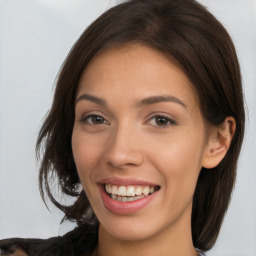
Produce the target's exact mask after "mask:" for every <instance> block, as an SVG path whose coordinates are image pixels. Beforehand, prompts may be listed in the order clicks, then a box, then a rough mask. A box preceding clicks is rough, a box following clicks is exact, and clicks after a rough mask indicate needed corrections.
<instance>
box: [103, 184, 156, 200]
mask: <svg viewBox="0 0 256 256" xmlns="http://www.w3.org/2000/svg"><path fill="white" fill-rule="evenodd" d="M104 189H105V192H106V193H107V194H108V195H109V196H110V197H111V198H112V199H114V200H117V201H120V202H132V201H136V200H139V199H142V198H144V197H147V196H149V195H151V194H153V193H154V192H155V191H157V190H159V186H149V185H148V186H140V185H129V186H123V185H122V186H118V185H113V184H104Z"/></svg>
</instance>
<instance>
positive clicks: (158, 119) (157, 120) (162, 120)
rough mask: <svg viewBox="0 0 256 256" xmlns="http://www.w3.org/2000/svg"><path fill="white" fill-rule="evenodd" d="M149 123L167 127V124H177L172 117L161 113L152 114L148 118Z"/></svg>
mask: <svg viewBox="0 0 256 256" xmlns="http://www.w3.org/2000/svg"><path fill="white" fill-rule="evenodd" d="M150 124H151V125H154V126H157V127H163V128H164V127H168V126H169V125H175V124H177V123H176V122H175V121H174V120H173V119H171V118H169V117H166V116H162V115H157V116H153V117H152V118H151V119H150Z"/></svg>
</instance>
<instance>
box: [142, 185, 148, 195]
mask: <svg viewBox="0 0 256 256" xmlns="http://www.w3.org/2000/svg"><path fill="white" fill-rule="evenodd" d="M143 194H144V195H145V196H147V195H148V194H149V186H146V187H145V188H144V189H143Z"/></svg>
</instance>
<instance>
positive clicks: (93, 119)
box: [81, 114, 109, 125]
mask: <svg viewBox="0 0 256 256" xmlns="http://www.w3.org/2000/svg"><path fill="white" fill-rule="evenodd" d="M81 122H82V123H88V124H90V125H101V124H109V122H108V121H107V120H106V119H105V118H104V117H102V116H100V115H92V114H91V115H87V116H85V117H83V118H82V119H81Z"/></svg>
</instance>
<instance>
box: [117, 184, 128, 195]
mask: <svg viewBox="0 0 256 256" xmlns="http://www.w3.org/2000/svg"><path fill="white" fill-rule="evenodd" d="M117 194H118V195H119V196H126V187H125V186H120V187H119V189H118V192H117Z"/></svg>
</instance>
